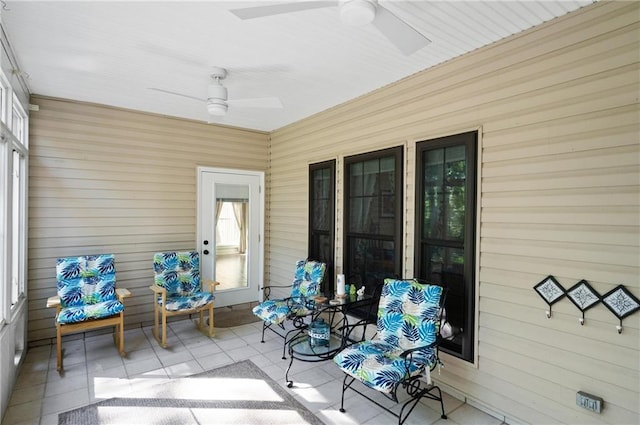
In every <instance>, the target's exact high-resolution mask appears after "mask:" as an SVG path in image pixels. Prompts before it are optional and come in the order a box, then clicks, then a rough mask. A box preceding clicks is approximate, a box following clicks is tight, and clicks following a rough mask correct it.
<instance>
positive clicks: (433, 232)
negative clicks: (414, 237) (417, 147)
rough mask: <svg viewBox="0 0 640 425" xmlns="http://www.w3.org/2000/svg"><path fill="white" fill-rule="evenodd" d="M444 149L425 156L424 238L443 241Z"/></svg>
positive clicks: (431, 151) (426, 153)
mask: <svg viewBox="0 0 640 425" xmlns="http://www.w3.org/2000/svg"><path fill="white" fill-rule="evenodd" d="M443 162H444V149H434V150H430V151H427V152H424V154H423V164H424V165H423V168H424V216H423V220H424V223H423V226H422V228H423V237H424V238H432V239H442V237H443V229H442V223H443V217H442V209H443V203H444V182H443V174H444V164H443Z"/></svg>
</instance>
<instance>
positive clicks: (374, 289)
mask: <svg viewBox="0 0 640 425" xmlns="http://www.w3.org/2000/svg"><path fill="white" fill-rule="evenodd" d="M402 158H403V151H402V146H399V147H396V148H391V149H385V150H382V151H376V152H370V153H366V154H361V155H355V156H350V157H346V158H345V174H344V175H345V187H344V193H345V205H344V214H345V217H344V221H345V225H344V244H345V255H344V274H345V277H346V280H347V282H346V283H348V284H355V285H357V286H358V287H359V286H360V285H365V288H366V289H365V292H366V293H369V294H375V295H379V290H380V289H381V287H382V283H383V281H384V279H385V278H387V277H401V274H402V271H401V270H402V196H403V195H402V173H403V169H402Z"/></svg>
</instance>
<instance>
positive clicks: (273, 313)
mask: <svg viewBox="0 0 640 425" xmlns="http://www.w3.org/2000/svg"><path fill="white" fill-rule="evenodd" d="M253 314H255V315H256V316H258V317H259V318H261V319H262V320H264V321H265V322H270V323H273V324H274V325H277V324H280V323H282V322H284V321H285V320H286V319H287V318H288V317H290V315H296V316H307V315H309V314H311V310H309V309H308V308H306V307H304V306H303V305H301V304H298V303H296V304H293V305H292V306H291V308H290V307H289V305H288V304H287V301H286V300H267V301H265V302H263V303H261V304H259V305H257V306H255V307H254V308H253Z"/></svg>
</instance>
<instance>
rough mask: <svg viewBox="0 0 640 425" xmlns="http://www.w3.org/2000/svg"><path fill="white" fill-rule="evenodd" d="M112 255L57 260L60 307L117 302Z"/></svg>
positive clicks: (57, 285) (57, 286)
mask: <svg viewBox="0 0 640 425" xmlns="http://www.w3.org/2000/svg"><path fill="white" fill-rule="evenodd" d="M115 287H116V268H115V266H114V262H113V254H103V255H86V256H79V257H65V258H58V260H57V261H56V288H57V290H58V295H59V296H60V306H61V307H62V308H65V307H82V306H84V305H88V304H98V303H103V302H107V301H113V300H115V299H116V289H115Z"/></svg>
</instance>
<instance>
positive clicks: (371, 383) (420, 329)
mask: <svg viewBox="0 0 640 425" xmlns="http://www.w3.org/2000/svg"><path fill="white" fill-rule="evenodd" d="M441 295H442V287H440V286H437V285H426V284H421V283H419V282H417V281H414V280H399V279H385V282H384V285H383V288H382V293H381V296H380V303H379V304H378V320H377V331H378V332H377V334H376V337H375V338H374V339H372V340H370V341H362V342H358V343H356V344H353V345H351V346H349V347H347V348H345V349H344V350H342V351H341V352H340V353H338V354H337V355H336V356H335V357H334V359H333V361H334V362H335V363H336V364H337V365H338V366H339V367H340V368H341V369H342V371H343V372H345V373H347V374H349V375H351V376H353V377H354V378H356V379H358V380H359V381H361V382H362V383H363V384H365V385H366V386H368V387H371V388H373V389H375V390H378V391H381V392H384V393H391V392H393V391H395V388H396V387H397V386H398V384H399V383H400V382H401V381H402V380H404V379H407V378H409V377H411V376H415V375H417V374H420V373H422V372H423V371H424V369H425V367H429V368H430V367H432V366H433V365H434V364H435V362H436V360H437V352H436V349H435V348H434V347H429V348H427V349H422V350H417V351H415V352H414V353H413V356H412V361H411V362H410V363H408V362H405V359H404V358H402V357H401V356H400V354H401V353H402V352H404V351H405V350H408V349H412V348H418V347H423V346H426V345H429V344H431V343H433V342H435V341H436V335H437V332H438V310H439V307H440V298H441ZM407 366H408V370H407Z"/></svg>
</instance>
